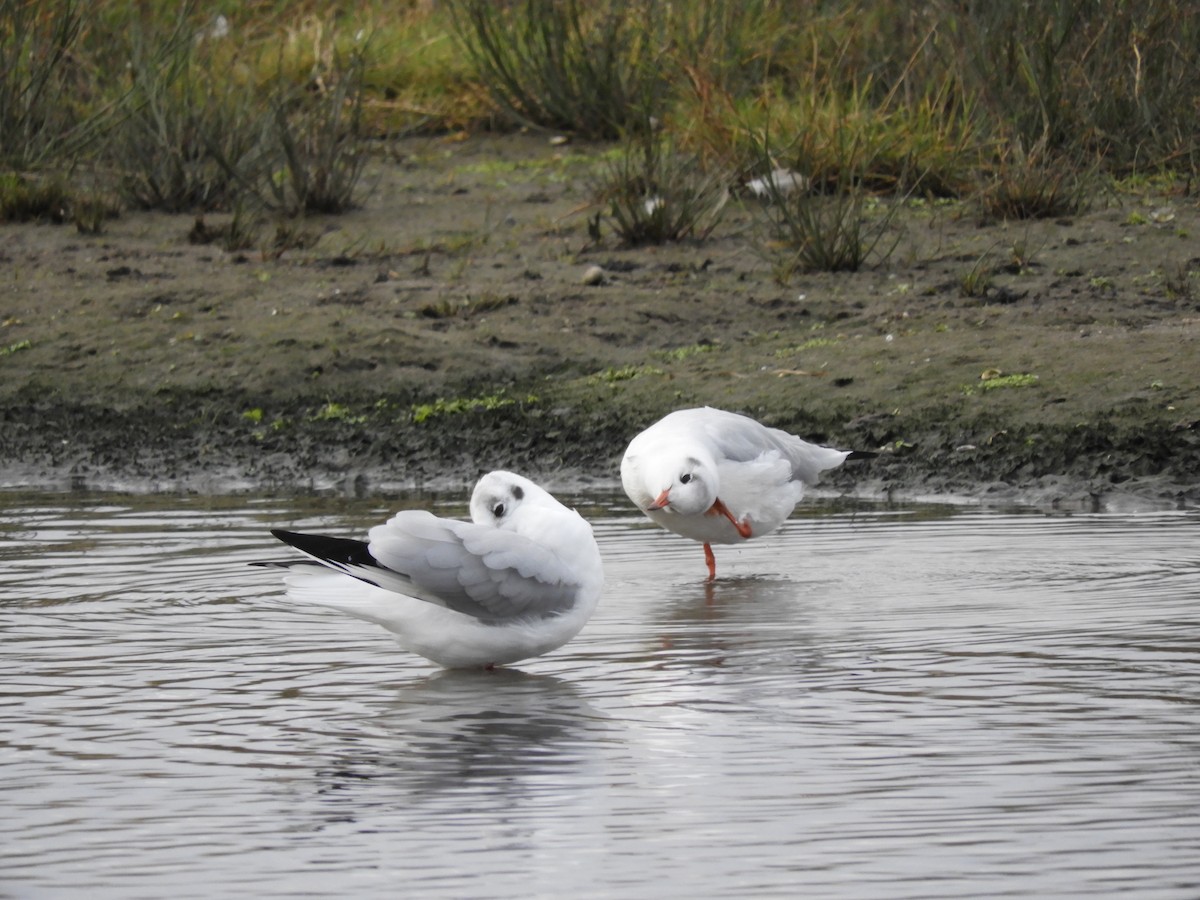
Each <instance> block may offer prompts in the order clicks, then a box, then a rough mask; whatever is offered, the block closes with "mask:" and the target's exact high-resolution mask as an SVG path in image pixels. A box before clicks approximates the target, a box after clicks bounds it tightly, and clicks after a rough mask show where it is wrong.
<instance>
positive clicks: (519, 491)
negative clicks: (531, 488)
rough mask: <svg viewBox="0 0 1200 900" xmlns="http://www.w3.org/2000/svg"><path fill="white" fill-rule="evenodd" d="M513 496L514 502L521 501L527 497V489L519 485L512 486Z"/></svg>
mask: <svg viewBox="0 0 1200 900" xmlns="http://www.w3.org/2000/svg"><path fill="white" fill-rule="evenodd" d="M512 495H513V499H514V500H521V499H523V498H524V497H525V489H524V488H523V487H521V486H520V485H519V484H514V485H513V486H512Z"/></svg>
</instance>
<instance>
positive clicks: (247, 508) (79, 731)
mask: <svg viewBox="0 0 1200 900" xmlns="http://www.w3.org/2000/svg"><path fill="white" fill-rule="evenodd" d="M403 502H408V501H403ZM578 503H579V505H580V506H581V507H582V508H585V509H586V510H587V511H588V514H589V515H591V516H592V517H593V520H594V522H595V526H596V532H597V536H598V539H599V541H600V544H601V547H602V551H603V553H604V557H605V565H606V570H607V573H608V586H607V589H606V593H605V597H604V600H603V601H602V604H601V607H600V609H599V610H598V612H597V614H596V616H595V618H594V619H593V621H592V622H591V623H590V624H589V625H588V627H587V628H585V629H584V631H583V633H582V634H581V635H580V636H579V637H578V638H577V639H576V640H575V641H573V642H572V643H571V644H569V645H567V646H566V647H564V648H562V649H561V650H560V651H558V652H556V653H554V654H551V655H550V656H548V657H545V658H543V659H540V660H535V661H532V662H530V663H529V664H527V665H525V666H523V667H522V668H521V669H520V670H509V671H498V672H491V673H487V672H437V671H435V670H433V669H431V668H430V667H429V666H428V665H427V664H425V663H424V662H422V661H421V660H419V659H417V658H416V657H412V656H409V655H407V654H405V653H403V652H402V651H401V650H400V649H399V648H398V647H397V646H396V645H395V644H394V643H393V642H392V641H391V640H390V638H389V637H388V636H387V635H386V634H385V633H384V632H382V631H381V630H379V629H377V628H374V627H373V626H369V625H366V624H365V623H360V622H356V621H352V620H349V619H345V618H342V617H338V616H337V615H335V614H332V613H328V612H326V611H323V610H317V609H312V610H308V609H296V608H293V607H290V606H288V605H287V604H286V603H284V602H282V601H280V599H279V595H280V593H281V591H280V584H279V577H278V574H277V573H274V572H272V571H270V570H263V569H256V568H251V567H249V566H248V565H247V563H249V562H252V561H255V560H259V559H263V558H271V557H276V556H279V555H280V554H281V552H286V548H281V547H279V546H277V545H276V543H275V542H274V541H273V540H272V539H271V538H270V537H269V535H268V534H267V529H268V528H270V527H273V526H282V527H302V528H313V527H320V528H329V529H332V530H336V531H338V532H339V533H348V534H353V533H361V531H362V530H363V529H365V528H366V527H367V526H369V525H370V524H372V523H374V522H376V521H378V520H380V519H381V518H382V517H384V516H386V515H387V513H388V511H389V509H388V508H385V507H384V506H383V505H381V504H380V503H379V502H377V501H339V506H340V508H339V509H338V510H337V511H336V512H332V513H331V512H330V511H329V510H328V509H326V508H323V506H322V503H321V502H320V501H319V500H306V501H291V500H268V501H261V502H250V501H247V500H245V499H244V498H243V499H237V498H172V497H160V498H133V499H131V498H121V497H76V498H72V497H63V496H38V495H18V494H13V495H0V616H2V617H0V634H2V636H3V641H4V647H5V653H4V655H3V657H2V658H0V754H2V756H0V759H3V765H4V776H5V786H6V790H5V799H6V810H7V813H8V814H7V815H6V816H5V817H4V819H3V822H2V824H0V842H2V843H0V846H3V849H2V850H0V883H2V884H4V885H5V888H6V890H11V891H13V892H14V895H15V896H31V897H32V896H64V895H72V894H77V893H82V892H83V891H86V892H87V893H88V895H89V896H95V897H101V898H104V897H114V898H116V897H121V898H141V897H145V898H150V897H161V896H164V895H167V894H169V895H171V896H173V897H178V898H189V897H211V896H216V895H222V894H234V895H243V896H244V895H247V894H254V895H256V896H261V897H293V896H304V895H327V894H332V893H335V892H336V893H341V894H345V893H349V894H352V895H354V896H362V897H372V896H381V897H382V896H392V895H394V894H395V893H396V891H397V887H398V886H401V885H402V886H403V888H401V889H402V890H403V889H407V890H408V891H409V892H412V893H419V894H420V895H421V896H428V897H454V898H472V897H480V898H482V897H488V898H494V897H505V896H512V897H517V896H520V897H533V898H537V897H547V898H550V897H559V896H562V895H563V894H564V893H569V892H572V891H573V892H576V893H579V894H581V895H584V896H623V897H638V896H646V897H649V896H655V897H663V896H666V897H673V896H677V897H694V896H725V897H741V896H748V895H753V896H756V897H770V896H779V897H784V896H787V897H792V896H796V895H798V894H801V893H808V894H812V895H815V896H821V897H823V898H824V897H828V898H841V897H845V898H860V897H867V896H887V897H889V898H891V897H900V898H904V897H913V898H918V897H919V898H929V897H946V898H951V897H953V898H961V897H963V896H968V895H970V896H989V897H991V896H996V897H1000V896H1006V897H1039V898H1041V897H1051V896H1079V895H1083V894H1088V895H1097V894H1099V895H1108V894H1117V893H1124V894H1133V895H1136V896H1138V897H1139V898H1141V897H1150V898H1176V897H1178V898H1185V897H1187V898H1190V897H1194V896H1196V895H1197V893H1198V891H1200V871H1198V870H1197V867H1196V864H1195V860H1196V859H1197V858H1198V853H1200V846H1198V844H1200V841H1198V840H1197V837H1196V836H1197V835H1198V834H1200V812H1197V810H1200V782H1198V781H1197V779H1196V777H1195V775H1196V764H1197V760H1200V715H1198V712H1200V679H1198V678H1197V675H1198V674H1200V603H1198V601H1200V570H1198V567H1197V554H1196V550H1195V548H1196V547H1197V546H1198V544H1197V541H1196V537H1197V527H1198V526H1200V517H1198V516H1197V515H1196V514H1195V513H1194V512H1192V513H1186V512H1185V513H1171V514H1153V515H1108V516H1105V515H1099V516H1063V517H1047V516H1041V515H1023V514H1000V513H994V512H989V511H984V510H971V509H946V508H938V507H871V506H867V505H862V506H859V507H856V508H853V509H846V508H845V507H844V506H842V505H832V506H821V505H817V507H816V508H811V507H810V508H809V509H808V510H807V511H806V513H805V514H804V515H803V516H802V517H797V518H796V519H795V520H793V521H792V522H790V523H789V524H788V525H787V526H786V528H784V529H783V530H782V531H781V532H779V533H777V534H775V535H772V536H770V537H767V538H763V539H761V540H758V541H751V542H749V543H747V544H745V545H742V546H739V547H725V548H718V567H719V572H720V573H721V576H722V577H721V578H720V580H719V581H718V582H717V583H716V584H712V585H709V584H706V583H705V582H704V581H703V577H704V575H705V569H704V563H703V557H702V554H701V553H700V550H699V547H698V545H696V544H694V543H692V542H689V541H685V540H682V539H679V538H677V537H675V536H673V535H670V534H667V533H665V532H662V531H660V530H657V529H655V528H653V527H651V526H649V525H648V523H645V522H643V521H642V520H640V519H638V518H637V517H635V516H632V515H630V514H629V513H627V512H625V511H624V510H625V506H624V504H623V503H622V502H620V501H619V499H618V500H612V499H610V498H587V497H584V498H579V499H578ZM442 508H443V509H444V510H446V511H447V512H450V513H453V514H461V512H462V509H461V504H456V503H451V502H446V503H444V504H443V505H442Z"/></svg>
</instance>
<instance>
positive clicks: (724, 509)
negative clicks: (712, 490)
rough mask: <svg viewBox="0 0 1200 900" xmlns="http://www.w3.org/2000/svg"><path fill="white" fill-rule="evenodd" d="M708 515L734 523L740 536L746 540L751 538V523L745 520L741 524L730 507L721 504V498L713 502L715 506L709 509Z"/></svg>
mask: <svg viewBox="0 0 1200 900" xmlns="http://www.w3.org/2000/svg"><path fill="white" fill-rule="evenodd" d="M707 515H710V516H724V517H725V518H727V519H728V520H729V521H730V522H732V523H733V527H734V528H736V529H737V533H738V534H740V535H741V536H742V537H744V538H748V537H750V523H749V522H747V521H746V520H745V519H743V520H742V521H740V522H739V521H738V520H737V519H735V518H734V517H733V513H731V512H730V511H729V507H728V506H726V505H725V504H724V503H722V502H721V498H720V497H718V498H717V499H716V500H715V501H713V505H712V506H710V507H709V508H708V513H707Z"/></svg>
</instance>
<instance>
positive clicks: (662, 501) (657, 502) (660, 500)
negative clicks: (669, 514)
mask: <svg viewBox="0 0 1200 900" xmlns="http://www.w3.org/2000/svg"><path fill="white" fill-rule="evenodd" d="M669 493H671V489H670V488H667V489H666V490H665V491H663V492H662V493H661V494H659V495H658V496H657V497H656V498H655V499H654V502H653V503H651V504H650V505H649V506H647V507H646V509H662V508H663V507H664V506H666V505H667V504H668V503H670V502H671V498H670V497H668V496H667V494H669Z"/></svg>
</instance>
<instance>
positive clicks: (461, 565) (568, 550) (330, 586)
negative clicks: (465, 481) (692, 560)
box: [271, 472, 604, 669]
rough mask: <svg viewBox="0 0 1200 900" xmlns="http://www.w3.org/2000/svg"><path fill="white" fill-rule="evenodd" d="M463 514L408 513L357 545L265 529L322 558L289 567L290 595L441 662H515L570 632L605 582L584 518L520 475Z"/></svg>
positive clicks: (495, 479)
mask: <svg viewBox="0 0 1200 900" xmlns="http://www.w3.org/2000/svg"><path fill="white" fill-rule="evenodd" d="M471 520H472V521H470V522H464V521H460V520H458V519H443V518H439V517H438V516H435V515H433V514H432V513H430V512H428V511H426V510H404V511H403V512H399V513H397V514H396V515H395V516H393V517H392V518H391V519H390V520H389V521H388V522H387V523H385V524H383V525H376V526H375V527H374V528H372V529H371V530H370V531H369V532H368V533H367V540H366V541H365V542H364V541H357V540H349V539H346V538H337V537H328V536H325V535H319V534H299V533H296V532H290V531H278V530H276V531H272V532H271V533H272V534H274V535H275V536H276V537H277V538H279V539H280V540H281V541H284V542H285V543H288V544H290V545H291V546H293V547H295V548H296V549H297V550H300V551H301V552H303V553H306V554H307V555H308V556H310V557H312V559H313V560H315V561H316V563H319V565H314V564H311V563H309V564H300V565H292V566H291V567H290V570H291V574H289V575H288V577H287V578H286V584H287V596H288V599H290V600H294V601H296V602H300V603H313V604H317V605H318V606H328V607H332V608H333V609H337V610H340V611H342V612H344V613H348V614H349V615H352V616H356V617H358V618H360V619H366V620H367V621H368V622H375V623H376V624H379V625H382V626H383V627H384V628H386V629H387V630H388V631H391V632H392V633H393V634H394V635H395V636H396V640H397V641H398V642H399V643H400V645H401V646H403V647H405V648H406V649H408V650H411V651H412V652H414V653H417V654H420V655H421V656H423V657H425V658H426V659H429V660H432V661H433V662H435V663H437V664H439V665H441V666H445V667H446V668H448V669H460V668H472V667H477V666H484V667H491V666H498V665H504V664H506V663H512V662H516V661H517V660H520V659H527V658H528V657H531V656H538V655H540V654H543V653H548V652H550V651H551V650H554V649H556V648H557V647H561V646H562V645H563V644H565V643H566V642H567V641H569V640H570V639H571V638H573V637H574V636H575V635H576V634H578V633H579V630H580V629H581V628H583V626H584V624H585V623H586V622H587V620H588V619H589V618H590V617H591V615H592V612H593V611H594V610H595V608H596V603H597V601H598V600H599V598H600V590H601V587H602V586H603V584H604V573H603V569H602V567H601V564H600V551H599V549H598V548H597V546H596V539H595V537H594V536H593V535H592V529H591V526H590V525H588V523H587V522H586V521H585V520H584V519H583V517H582V516H580V515H579V513H577V512H575V511H574V510H572V509H568V508H567V507H565V506H563V505H562V504H561V503H559V502H558V501H557V500H555V499H554V497H552V496H551V495H550V494H549V493H548V492H547V491H545V490H544V489H542V488H540V487H538V485H536V484H534V483H533V482H532V481H530V480H529V479H528V478H523V477H521V476H520V475H515V474H513V473H512V472H490V473H489V474H487V475H484V476H483V477H482V478H481V479H480V480H479V483H478V484H476V485H475V490H474V492H473V493H472V495H471ZM298 570H299V571H298Z"/></svg>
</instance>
